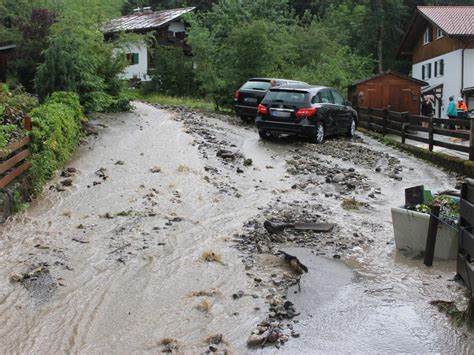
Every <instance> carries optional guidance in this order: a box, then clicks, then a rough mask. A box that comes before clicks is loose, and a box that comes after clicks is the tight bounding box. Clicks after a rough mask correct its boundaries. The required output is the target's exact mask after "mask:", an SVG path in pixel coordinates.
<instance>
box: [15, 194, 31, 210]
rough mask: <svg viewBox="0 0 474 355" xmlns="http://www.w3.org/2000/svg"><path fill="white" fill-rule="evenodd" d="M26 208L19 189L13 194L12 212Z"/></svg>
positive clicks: (26, 204) (26, 205)
mask: <svg viewBox="0 0 474 355" xmlns="http://www.w3.org/2000/svg"><path fill="white" fill-rule="evenodd" d="M27 208H28V203H26V202H23V198H22V196H21V193H20V191H15V193H14V194H13V213H16V212H20V211H23V210H25V209H27Z"/></svg>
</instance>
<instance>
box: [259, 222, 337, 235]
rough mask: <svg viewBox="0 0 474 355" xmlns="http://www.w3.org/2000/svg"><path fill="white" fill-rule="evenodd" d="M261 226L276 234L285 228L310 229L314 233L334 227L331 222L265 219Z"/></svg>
mask: <svg viewBox="0 0 474 355" xmlns="http://www.w3.org/2000/svg"><path fill="white" fill-rule="evenodd" d="M263 227H264V228H265V229H266V230H267V232H268V233H270V234H278V233H281V232H283V231H284V230H285V229H287V228H291V229H296V230H311V231H314V232H316V233H318V232H319V233H321V232H330V231H331V230H332V229H333V228H334V224H333V223H274V222H270V221H265V222H264V223H263Z"/></svg>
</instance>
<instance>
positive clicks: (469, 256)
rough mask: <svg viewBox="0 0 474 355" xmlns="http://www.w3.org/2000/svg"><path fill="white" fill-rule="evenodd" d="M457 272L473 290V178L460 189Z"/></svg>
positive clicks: (467, 180)
mask: <svg viewBox="0 0 474 355" xmlns="http://www.w3.org/2000/svg"><path fill="white" fill-rule="evenodd" d="M459 227H460V228H459V253H458V260H457V273H458V275H460V276H461V278H462V279H463V280H464V283H465V284H466V285H467V286H468V287H469V289H470V291H471V296H474V295H473V291H474V180H473V179H466V182H465V183H464V184H463V185H462V189H461V220H460V223H459Z"/></svg>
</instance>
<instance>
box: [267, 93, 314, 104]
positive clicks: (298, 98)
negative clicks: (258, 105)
mask: <svg viewBox="0 0 474 355" xmlns="http://www.w3.org/2000/svg"><path fill="white" fill-rule="evenodd" d="M308 95H309V94H308V93H307V92H305V91H291V90H272V91H270V92H269V93H268V94H267V95H266V96H265V102H285V103H291V104H304V103H306V102H307V97H308Z"/></svg>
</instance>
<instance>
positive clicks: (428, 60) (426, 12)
mask: <svg viewBox="0 0 474 355" xmlns="http://www.w3.org/2000/svg"><path fill="white" fill-rule="evenodd" d="M398 58H400V59H408V60H410V61H411V62H412V77H413V78H416V79H419V80H423V81H426V82H427V83H428V86H425V87H423V88H422V94H425V95H428V94H429V95H433V96H434V97H435V101H436V105H435V106H436V107H435V112H436V116H437V117H447V114H446V110H447V108H448V103H449V97H450V96H454V97H455V98H456V99H457V98H458V97H462V98H463V99H464V100H465V101H466V103H467V104H468V107H469V109H470V110H471V109H474V6H418V7H417V9H416V11H415V14H414V15H413V17H412V19H411V22H410V24H409V26H408V29H407V31H406V32H405V34H404V36H403V39H402V43H401V45H400V48H399V51H398Z"/></svg>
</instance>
